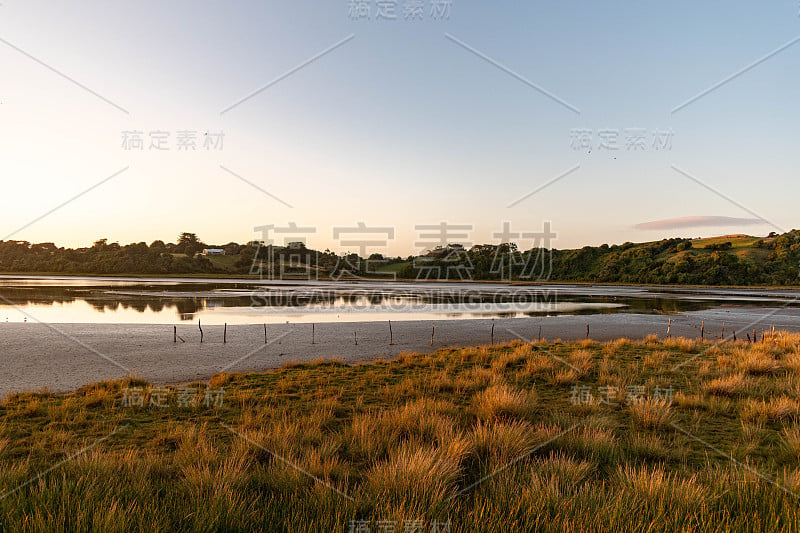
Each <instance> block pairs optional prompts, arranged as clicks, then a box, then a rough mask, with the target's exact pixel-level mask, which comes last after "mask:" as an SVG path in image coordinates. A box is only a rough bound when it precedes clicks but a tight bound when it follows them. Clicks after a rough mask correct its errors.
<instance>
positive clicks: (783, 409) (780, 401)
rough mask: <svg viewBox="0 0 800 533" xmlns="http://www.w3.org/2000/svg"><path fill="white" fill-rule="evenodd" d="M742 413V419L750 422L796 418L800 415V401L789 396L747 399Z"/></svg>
mask: <svg viewBox="0 0 800 533" xmlns="http://www.w3.org/2000/svg"><path fill="white" fill-rule="evenodd" d="M740 413H741V417H742V419H744V420H746V421H748V422H763V421H767V422H775V421H777V420H789V419H795V420H796V419H798V417H800V403H798V401H797V400H794V399H792V398H789V397H788V396H778V397H775V398H770V399H769V400H754V399H747V400H746V401H745V403H744V405H743V407H742V408H741V410H740Z"/></svg>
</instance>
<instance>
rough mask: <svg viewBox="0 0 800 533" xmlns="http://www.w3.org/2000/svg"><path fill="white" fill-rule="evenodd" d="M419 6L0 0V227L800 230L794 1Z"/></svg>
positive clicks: (68, 233)
mask: <svg viewBox="0 0 800 533" xmlns="http://www.w3.org/2000/svg"><path fill="white" fill-rule="evenodd" d="M413 4H415V2H412V1H411V0H397V1H396V2H393V1H383V0H381V1H378V0H373V1H371V2H351V1H349V0H342V1H340V0H328V1H325V2H320V1H306V0H294V1H292V2H277V1H262V2H249V1H240V2H211V1H198V0H192V1H188V0H187V1H170V2H155V1H148V0H145V1H140V2H101V1H91V0H87V1H83V2H79V3H78V2H74V1H73V2H66V1H48V2H44V1H38V0H24V1H23V0H2V4H0V68H2V73H3V75H2V77H0V176H1V177H2V188H1V189H0V190H1V191H2V193H1V194H0V213H2V215H0V239H5V240H7V239H17V240H28V241H31V242H56V243H57V244H59V245H61V246H87V245H90V244H91V243H92V242H93V241H95V240H96V239H99V238H107V239H108V240H109V241H110V242H114V241H118V242H120V243H122V244H126V243H130V242H140V241H145V242H151V241H153V240H156V239H161V240H165V241H174V240H175V239H176V237H177V235H178V234H179V233H180V232H183V231H190V232H195V233H197V234H198V235H199V237H200V238H201V239H202V240H204V241H205V242H208V243H216V244H223V243H226V242H229V241H237V242H246V241H249V240H252V239H260V238H262V237H266V239H267V240H272V239H274V241H275V242H276V243H277V244H282V243H283V242H284V241H293V240H305V241H306V242H307V243H308V244H309V245H310V246H313V247H315V248H319V249H324V248H330V249H332V250H336V251H359V252H363V251H366V252H368V253H374V252H377V253H384V254H389V255H402V256H405V255H408V254H411V253H416V252H420V251H422V249H424V248H427V247H430V246H431V245H432V244H435V242H434V241H437V240H438V241H441V240H449V241H451V242H461V243H464V244H475V243H492V242H495V243H496V242H500V240H502V239H503V237H502V236H500V235H498V233H500V232H501V230H502V229H503V227H504V225H505V227H507V228H509V229H510V230H511V231H510V232H511V233H513V234H519V235H518V236H517V237H512V238H511V239H510V240H516V241H517V242H519V243H520V245H521V246H522V247H524V248H529V247H531V246H532V245H534V244H535V242H534V241H536V240H537V239H540V238H541V236H542V235H543V234H544V233H549V234H550V235H551V236H552V237H551V240H549V242H548V244H549V245H551V246H553V247H556V248H576V247H581V246H586V245H599V244H602V243H622V242H625V241H649V240H657V239H661V238H666V237H699V236H711V235H721V234H731V233H748V234H754V235H766V234H767V233H769V232H771V231H779V232H780V231H785V230H789V229H792V228H796V227H800V223H798V222H797V216H798V215H797V208H796V204H797V198H798V192H800V180H798V179H797V178H798V170H797V169H798V164H797V163H798V154H800V150H798V149H797V144H798V136H799V134H800V132H798V127H797V124H800V120H798V119H800V102H798V99H797V94H798V84H799V83H800V69H798V68H797V67H798V64H800V17H799V16H798V14H799V11H800V4H798V3H797V1H783V0H776V1H772V2H756V1H737V2H731V1H724V2H723V1H704V2H690V1H674V2H649V1H647V2H632V1H627V0H622V1H619V0H616V1H613V2H612V1H598V0H591V1H578V0H576V1H572V2H555V1H536V2H526V3H524V5H520V4H523V3H521V2H512V1H493V2H486V1H483V2H478V1H466V0H452V1H451V2H441V1H439V0H424V1H422V2H416V4H421V5H422V11H421V12H420V11H415V10H414V9H413V8H414V7H415V6H414V5H413ZM392 6H394V10H392V9H391V8H392ZM159 139H161V141H160V143H161V144H160V146H161V148H162V149H157V148H156V146H157V145H158V144H159ZM137 143H141V149H139V144H137ZM192 145H194V149H192ZM442 223H444V224H445V226H447V227H450V226H461V227H462V229H457V230H448V231H447V234H448V235H447V236H443V235H442V232H441V231H439V230H431V229H425V228H424V226H438V227H441V224H442ZM292 224H294V225H296V227H298V228H300V230H305V231H297V232H295V233H291V232H289V233H287V232H283V233H275V232H267V233H264V232H263V231H262V230H255V228H257V227H263V226H275V227H278V228H287V227H291V225H292ZM358 228H366V229H362V230H358ZM546 228H549V229H550V230H549V231H545V229H546ZM311 230H313V231H311ZM453 234H455V235H453ZM522 234H527V236H526V237H525V238H523V237H522ZM539 244H542V243H541V242H539Z"/></svg>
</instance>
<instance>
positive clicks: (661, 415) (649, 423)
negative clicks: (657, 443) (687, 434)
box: [628, 398, 672, 429]
mask: <svg viewBox="0 0 800 533" xmlns="http://www.w3.org/2000/svg"><path fill="white" fill-rule="evenodd" d="M628 411H629V412H630V415H631V419H632V420H633V422H634V423H635V424H636V425H637V426H639V427H641V428H646V429H663V428H666V427H668V426H669V424H670V422H671V421H672V410H671V403H670V402H669V401H667V400H666V399H653V398H646V399H644V400H643V401H639V402H633V403H631V404H630V405H628Z"/></svg>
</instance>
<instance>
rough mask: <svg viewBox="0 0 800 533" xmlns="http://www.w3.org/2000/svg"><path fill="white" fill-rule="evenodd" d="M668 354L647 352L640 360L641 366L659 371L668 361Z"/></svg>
mask: <svg viewBox="0 0 800 533" xmlns="http://www.w3.org/2000/svg"><path fill="white" fill-rule="evenodd" d="M669 355H670V354H669V352H667V351H665V350H655V351H650V352H647V353H646V354H645V355H644V358H643V359H642V366H644V368H649V369H660V368H662V367H663V366H664V364H665V362H666V361H667V359H669Z"/></svg>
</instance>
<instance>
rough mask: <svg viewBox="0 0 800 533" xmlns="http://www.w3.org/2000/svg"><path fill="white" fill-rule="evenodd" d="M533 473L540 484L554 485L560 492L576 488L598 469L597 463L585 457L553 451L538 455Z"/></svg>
mask: <svg viewBox="0 0 800 533" xmlns="http://www.w3.org/2000/svg"><path fill="white" fill-rule="evenodd" d="M531 470H532V473H533V475H534V476H535V477H536V478H538V480H539V485H542V486H550V487H554V488H556V489H557V490H559V491H560V492H564V489H567V488H574V487H575V486H576V485H578V484H579V483H581V482H583V481H585V480H586V479H587V478H588V477H589V476H591V475H592V474H594V473H595V472H596V471H597V463H596V462H594V461H590V460H585V459H581V460H579V459H575V458H573V457H570V456H568V455H566V454H565V453H563V452H559V451H557V452H551V453H550V454H549V455H547V456H544V457H537V458H536V459H535V460H534V461H533V462H532V464H531Z"/></svg>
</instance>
